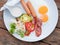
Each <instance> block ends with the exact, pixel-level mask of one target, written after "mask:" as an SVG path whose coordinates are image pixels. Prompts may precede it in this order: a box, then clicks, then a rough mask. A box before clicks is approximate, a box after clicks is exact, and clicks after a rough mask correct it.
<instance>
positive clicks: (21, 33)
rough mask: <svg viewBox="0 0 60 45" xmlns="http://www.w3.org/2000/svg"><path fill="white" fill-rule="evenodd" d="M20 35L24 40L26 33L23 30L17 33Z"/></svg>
mask: <svg viewBox="0 0 60 45" xmlns="http://www.w3.org/2000/svg"><path fill="white" fill-rule="evenodd" d="M16 33H17V34H18V35H20V36H21V38H23V37H24V31H22V30H17V32H16Z"/></svg>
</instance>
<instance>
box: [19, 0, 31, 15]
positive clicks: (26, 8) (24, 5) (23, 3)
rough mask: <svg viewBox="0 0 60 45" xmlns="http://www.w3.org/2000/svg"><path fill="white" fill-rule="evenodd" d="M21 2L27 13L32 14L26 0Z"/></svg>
mask: <svg viewBox="0 0 60 45" xmlns="http://www.w3.org/2000/svg"><path fill="white" fill-rule="evenodd" d="M20 2H21V4H22V6H23V8H24V9H25V11H26V13H27V14H28V15H30V14H31V12H30V10H29V9H28V7H27V5H26V3H25V2H24V0H20Z"/></svg>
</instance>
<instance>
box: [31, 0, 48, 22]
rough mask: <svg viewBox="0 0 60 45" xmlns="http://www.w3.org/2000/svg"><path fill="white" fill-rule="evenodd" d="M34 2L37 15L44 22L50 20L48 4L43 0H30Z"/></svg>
mask: <svg viewBox="0 0 60 45" xmlns="http://www.w3.org/2000/svg"><path fill="white" fill-rule="evenodd" d="M30 2H31V3H32V5H33V7H34V9H35V12H36V14H37V17H38V18H40V19H41V20H42V22H47V21H48V14H47V13H48V5H47V4H46V2H45V1H43V0H30Z"/></svg>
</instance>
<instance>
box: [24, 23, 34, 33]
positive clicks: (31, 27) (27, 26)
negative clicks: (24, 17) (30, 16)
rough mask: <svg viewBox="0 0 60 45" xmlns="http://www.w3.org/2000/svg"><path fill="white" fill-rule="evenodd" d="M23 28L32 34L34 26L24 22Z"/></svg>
mask: <svg viewBox="0 0 60 45" xmlns="http://www.w3.org/2000/svg"><path fill="white" fill-rule="evenodd" d="M25 28H26V30H27V31H29V32H32V31H34V24H33V23H32V22H26V23H25Z"/></svg>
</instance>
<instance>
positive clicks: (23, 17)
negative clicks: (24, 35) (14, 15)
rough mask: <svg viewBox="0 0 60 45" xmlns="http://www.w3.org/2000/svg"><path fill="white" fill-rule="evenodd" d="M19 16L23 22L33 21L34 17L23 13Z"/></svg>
mask: <svg viewBox="0 0 60 45" xmlns="http://www.w3.org/2000/svg"><path fill="white" fill-rule="evenodd" d="M19 18H20V20H21V21H22V22H30V21H32V17H31V16H29V15H27V14H22V15H21V16H20V17H19Z"/></svg>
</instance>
